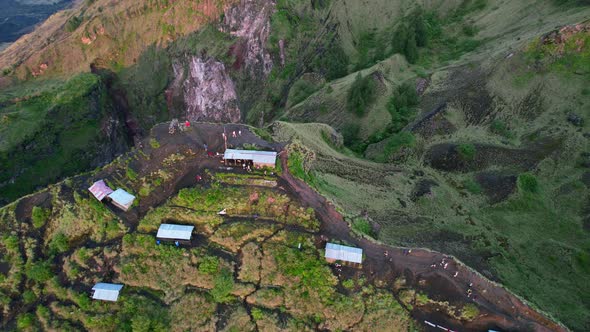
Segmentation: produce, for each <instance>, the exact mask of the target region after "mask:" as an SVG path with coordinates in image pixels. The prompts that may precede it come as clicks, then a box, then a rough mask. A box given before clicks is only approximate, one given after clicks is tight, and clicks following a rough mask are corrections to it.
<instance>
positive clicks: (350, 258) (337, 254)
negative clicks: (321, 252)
mask: <svg viewBox="0 0 590 332" xmlns="http://www.w3.org/2000/svg"><path fill="white" fill-rule="evenodd" d="M325 257H326V258H330V259H336V260H341V261H346V262H353V263H362V262H363V249H361V248H354V247H347V246H343V245H340V244H336V243H326V255H325Z"/></svg>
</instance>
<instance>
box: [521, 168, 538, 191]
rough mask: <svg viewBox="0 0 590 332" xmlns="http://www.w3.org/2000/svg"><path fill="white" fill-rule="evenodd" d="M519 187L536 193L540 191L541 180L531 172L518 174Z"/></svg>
mask: <svg viewBox="0 0 590 332" xmlns="http://www.w3.org/2000/svg"><path fill="white" fill-rule="evenodd" d="M518 188H519V189H520V190H521V191H523V192H529V193H536V192H537V191H539V182H538V181H537V178H536V177H535V176H534V175H533V174H531V173H523V174H520V175H519V176H518Z"/></svg>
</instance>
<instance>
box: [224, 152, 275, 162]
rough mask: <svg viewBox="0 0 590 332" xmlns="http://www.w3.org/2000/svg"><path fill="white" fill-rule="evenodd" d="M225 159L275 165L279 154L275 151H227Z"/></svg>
mask: <svg viewBox="0 0 590 332" xmlns="http://www.w3.org/2000/svg"><path fill="white" fill-rule="evenodd" d="M223 159H231V160H252V162H253V163H254V164H273V165H274V164H275V162H276V160H277V153H276V152H274V151H256V150H234V149H227V150H225V153H224V154H223Z"/></svg>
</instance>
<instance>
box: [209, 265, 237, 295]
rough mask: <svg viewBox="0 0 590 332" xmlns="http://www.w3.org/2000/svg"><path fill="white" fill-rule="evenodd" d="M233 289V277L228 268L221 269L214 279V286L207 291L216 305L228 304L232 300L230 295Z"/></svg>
mask: <svg viewBox="0 0 590 332" xmlns="http://www.w3.org/2000/svg"><path fill="white" fill-rule="evenodd" d="M233 287H234V277H233V275H232V273H231V271H230V270H229V269H228V268H223V269H221V271H220V273H219V274H218V275H217V277H216V278H215V286H214V287H213V289H211V290H210V291H209V293H210V294H211V296H212V297H213V300H214V301H215V302H217V303H224V302H229V301H230V300H232V299H233V297H232V296H231V295H230V292H231V291H232V289H233Z"/></svg>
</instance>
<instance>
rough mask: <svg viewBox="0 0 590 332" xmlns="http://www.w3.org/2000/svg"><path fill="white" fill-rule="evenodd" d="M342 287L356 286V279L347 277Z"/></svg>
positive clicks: (350, 287)
mask: <svg viewBox="0 0 590 332" xmlns="http://www.w3.org/2000/svg"><path fill="white" fill-rule="evenodd" d="M342 287H344V288H346V289H352V288H354V280H352V279H346V280H344V281H343V282H342Z"/></svg>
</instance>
